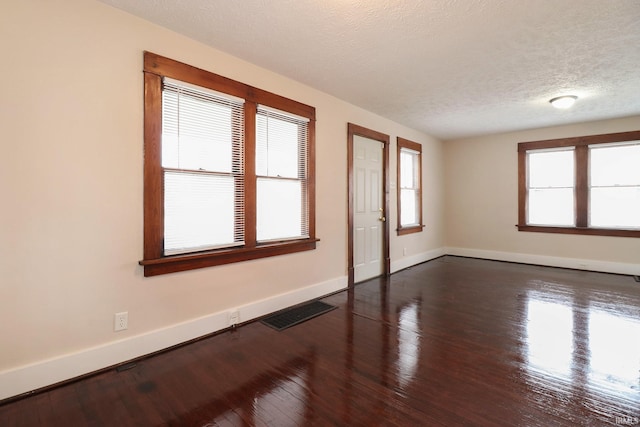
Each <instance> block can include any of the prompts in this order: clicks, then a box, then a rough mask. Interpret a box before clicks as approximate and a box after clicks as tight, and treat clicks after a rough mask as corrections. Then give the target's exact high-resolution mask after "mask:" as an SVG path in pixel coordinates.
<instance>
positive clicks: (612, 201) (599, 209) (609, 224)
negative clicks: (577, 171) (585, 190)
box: [589, 187, 640, 228]
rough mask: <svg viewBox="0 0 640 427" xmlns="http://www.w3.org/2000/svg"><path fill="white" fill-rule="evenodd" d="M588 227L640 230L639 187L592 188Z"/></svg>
mask: <svg viewBox="0 0 640 427" xmlns="http://www.w3.org/2000/svg"><path fill="white" fill-rule="evenodd" d="M590 207H591V218H590V224H589V225H590V226H592V227H604V228H640V187H602V188H598V187H593V188H591V194H590Z"/></svg>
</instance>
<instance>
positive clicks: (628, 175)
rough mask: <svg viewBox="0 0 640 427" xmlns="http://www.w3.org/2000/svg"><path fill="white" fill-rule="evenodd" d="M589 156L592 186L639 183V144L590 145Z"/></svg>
mask: <svg viewBox="0 0 640 427" xmlns="http://www.w3.org/2000/svg"><path fill="white" fill-rule="evenodd" d="M589 158H590V173H591V185H592V186H614V185H640V145H628V146H613V147H611V146H609V147H607V146H597V147H591V148H590V151H589Z"/></svg>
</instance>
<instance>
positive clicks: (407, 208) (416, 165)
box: [397, 138, 423, 234]
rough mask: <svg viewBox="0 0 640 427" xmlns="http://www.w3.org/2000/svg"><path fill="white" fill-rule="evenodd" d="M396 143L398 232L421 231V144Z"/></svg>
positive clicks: (406, 141) (401, 140) (399, 141)
mask: <svg viewBox="0 0 640 427" xmlns="http://www.w3.org/2000/svg"><path fill="white" fill-rule="evenodd" d="M397 143H398V234H407V233H415V232H419V231H422V228H423V226H422V188H421V182H422V168H421V164H422V145H420V144H418V143H416V142H412V141H408V140H406V139H403V138H398V139H397Z"/></svg>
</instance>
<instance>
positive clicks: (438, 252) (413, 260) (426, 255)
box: [391, 248, 446, 273]
mask: <svg viewBox="0 0 640 427" xmlns="http://www.w3.org/2000/svg"><path fill="white" fill-rule="evenodd" d="M443 255H446V252H445V248H438V249H432V250H430V251H427V252H422V253H419V254H417V255H411V256H408V257H404V258H400V259H399V260H396V261H392V262H391V273H395V272H396V271H400V270H404V269H405V268H408V267H412V266H414V265H417V264H420V263H423V262H426V261H430V260H432V259H435V258H438V257H441V256H443Z"/></svg>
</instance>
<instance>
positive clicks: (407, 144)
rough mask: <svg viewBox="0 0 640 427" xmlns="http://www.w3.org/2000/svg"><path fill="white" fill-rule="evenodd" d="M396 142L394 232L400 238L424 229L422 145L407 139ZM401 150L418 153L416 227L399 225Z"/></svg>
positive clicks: (400, 209) (400, 218) (400, 216)
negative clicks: (395, 213) (396, 213)
mask: <svg viewBox="0 0 640 427" xmlns="http://www.w3.org/2000/svg"><path fill="white" fill-rule="evenodd" d="M396 142H397V144H396V159H397V168H396V169H397V170H396V183H397V184H396V186H397V188H398V190H397V194H396V200H397V203H398V228H396V231H397V233H398V236H402V235H405V234H411V233H420V232H421V231H422V229H423V228H424V224H423V222H422V144H419V143H417V142H413V141H409V140H408V139H404V138H400V137H397V138H396ZM403 148H406V149H409V150H413V151H417V152H418V183H419V185H420V187H419V189H420V191H418V216H419V217H418V225H410V226H406V225H405V226H403V225H402V224H401V220H402V202H401V197H400V190H401V188H400V178H401V174H402V171H401V168H400V152H401V151H402V149H403Z"/></svg>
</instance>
